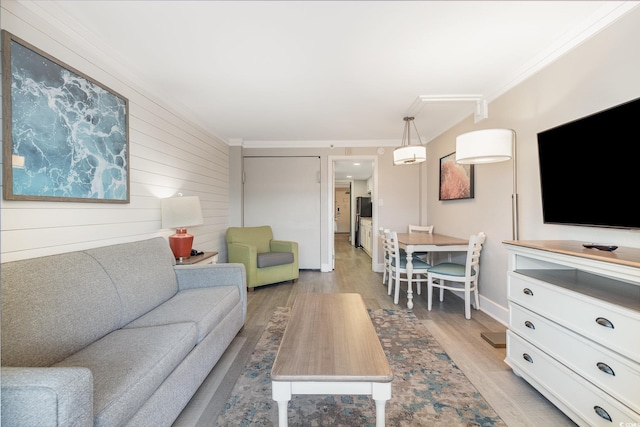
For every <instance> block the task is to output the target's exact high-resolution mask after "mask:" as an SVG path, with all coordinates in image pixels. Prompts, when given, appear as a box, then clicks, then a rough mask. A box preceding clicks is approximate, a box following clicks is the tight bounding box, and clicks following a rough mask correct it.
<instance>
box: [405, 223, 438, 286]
mask: <svg viewBox="0 0 640 427" xmlns="http://www.w3.org/2000/svg"><path fill="white" fill-rule="evenodd" d="M411 233H428V234H432V233H433V225H413V224H409V234H411ZM413 256H414V257H418V258H420V259H421V260H422V261H425V262H431V260H430V259H429V252H414V253H413ZM418 295H420V294H419V293H418Z"/></svg>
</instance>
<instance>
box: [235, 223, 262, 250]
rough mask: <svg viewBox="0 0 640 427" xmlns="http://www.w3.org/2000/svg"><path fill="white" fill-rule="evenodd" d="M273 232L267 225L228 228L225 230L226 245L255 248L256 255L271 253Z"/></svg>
mask: <svg viewBox="0 0 640 427" xmlns="http://www.w3.org/2000/svg"><path fill="white" fill-rule="evenodd" d="M272 239H273V231H271V227H270V226H268V225H263V226H260V227H229V228H227V243H244V244H246V245H252V246H255V247H256V249H257V252H258V253H263V252H270V251H271V247H270V245H271V240H272Z"/></svg>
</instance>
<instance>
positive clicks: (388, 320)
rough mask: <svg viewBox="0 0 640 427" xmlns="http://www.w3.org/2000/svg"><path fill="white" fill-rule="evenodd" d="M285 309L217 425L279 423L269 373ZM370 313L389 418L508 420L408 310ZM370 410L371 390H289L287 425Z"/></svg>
mask: <svg viewBox="0 0 640 427" xmlns="http://www.w3.org/2000/svg"><path fill="white" fill-rule="evenodd" d="M289 313H290V309H289V308H288V307H279V308H277V309H276V311H275V313H274V314H273V316H272V318H271V320H270V322H269V324H268V325H267V328H266V330H265V332H264V334H263V335H262V337H261V338H260V340H259V341H258V343H257V345H256V348H255V350H254V352H253V354H252V355H251V358H250V360H249V362H248V363H247V365H246V366H245V368H244V371H243V373H242V374H241V376H240V377H239V378H238V381H237V382H236V384H235V386H234V388H233V390H232V392H231V394H230V397H229V399H228V401H227V402H226V404H225V406H224V409H223V410H222V411H221V413H220V415H219V417H218V419H217V422H216V425H218V426H256V425H260V426H277V425H278V406H277V404H276V403H275V402H274V401H273V400H272V399H271V379H270V376H269V375H270V373H271V366H272V364H273V361H274V360H275V356H276V352H277V351H278V346H279V345H280V340H281V338H282V335H283V333H284V329H285V327H286V324H287V321H288V319H289ZM369 314H370V316H371V320H372V321H373V325H374V326H375V329H376V331H377V333H378V336H379V338H380V342H381V343H382V346H383V348H384V351H385V353H386V355H387V359H388V360H389V364H390V365H391V369H392V371H393V375H394V379H393V382H392V385H391V388H392V397H391V400H389V401H388V402H387V405H386V425H387V426H442V427H445V426H446V427H451V426H506V424H505V423H504V422H503V421H502V420H501V419H500V417H498V415H497V414H496V413H495V411H494V410H493V408H492V407H491V406H490V405H489V404H488V403H487V402H486V401H485V399H484V398H483V397H482V396H481V395H480V393H479V392H478V391H477V390H476V388H475V387H474V386H473V385H472V384H471V382H469V380H468V379H467V378H466V377H465V376H464V374H463V373H462V371H461V370H460V369H459V368H458V367H457V366H456V365H455V363H453V361H452V360H451V359H450V358H449V356H448V355H447V354H446V353H445V352H444V350H443V349H442V347H441V346H440V344H438V342H437V341H436V340H435V339H434V338H433V336H432V335H431V334H430V333H429V331H428V330H427V328H426V327H425V326H424V325H422V324H421V323H420V321H419V320H418V319H417V318H416V317H415V315H414V314H413V313H412V312H410V311H406V310H370V311H369ZM345 327H348V325H345ZM375 415H376V412H375V402H374V401H373V400H372V399H371V397H370V396H349V395H347V396H332V395H326V396H320V395H313V396H308V395H297V396H296V395H294V396H293V397H292V399H291V401H290V402H289V410H288V420H289V425H290V426H375V425H376V416H375Z"/></svg>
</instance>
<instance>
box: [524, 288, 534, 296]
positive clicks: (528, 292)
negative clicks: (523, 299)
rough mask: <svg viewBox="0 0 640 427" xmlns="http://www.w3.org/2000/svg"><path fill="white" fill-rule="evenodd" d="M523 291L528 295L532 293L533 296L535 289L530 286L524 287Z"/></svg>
mask: <svg viewBox="0 0 640 427" xmlns="http://www.w3.org/2000/svg"><path fill="white" fill-rule="evenodd" d="M522 292H524V293H525V294H527V295H531V296H533V291H532V290H531V289H529V288H524V289H523V290H522Z"/></svg>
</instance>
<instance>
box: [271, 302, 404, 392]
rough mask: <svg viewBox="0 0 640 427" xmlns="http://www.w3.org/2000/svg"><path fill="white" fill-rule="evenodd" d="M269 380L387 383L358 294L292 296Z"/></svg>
mask: <svg viewBox="0 0 640 427" xmlns="http://www.w3.org/2000/svg"><path fill="white" fill-rule="evenodd" d="M271 379H272V380H274V381H374V382H390V381H391V380H392V379H393V373H392V372H391V367H390V366H389V363H388V361H387V357H386V356H385V354H384V351H383V350H382V345H381V344H380V340H379V339H378V335H377V334H376V331H375V329H374V328H373V324H372V323H371V318H370V317H369V314H368V313H367V309H366V306H365V305H364V301H363V300H362V297H361V296H360V294H300V295H298V297H297V298H296V301H295V303H294V304H293V309H292V311H291V317H290V318H289V323H288V325H287V328H286V330H285V332H284V335H283V337H282V342H281V343H280V348H279V349H278V354H277V355H276V360H275V361H274V363H273V368H272V369H271Z"/></svg>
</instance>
